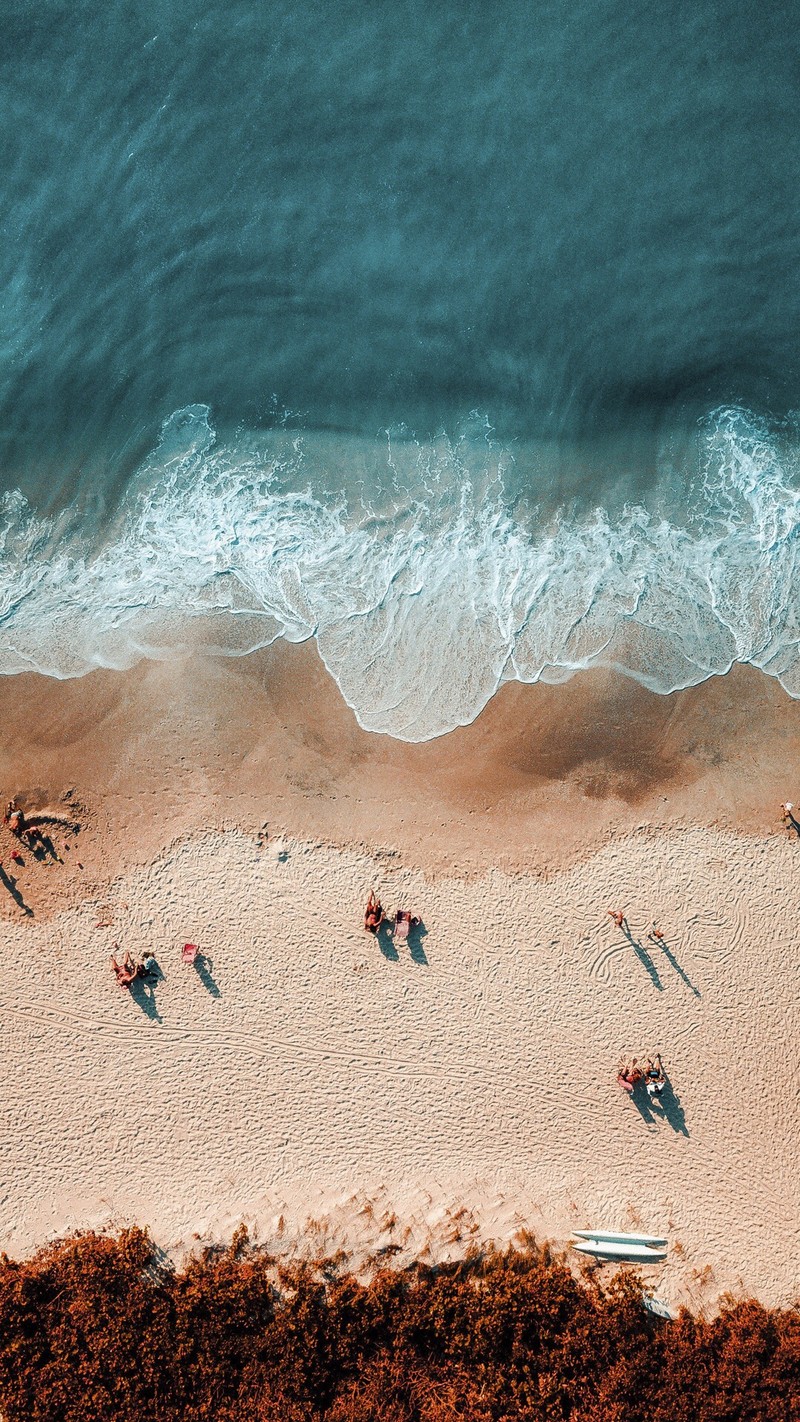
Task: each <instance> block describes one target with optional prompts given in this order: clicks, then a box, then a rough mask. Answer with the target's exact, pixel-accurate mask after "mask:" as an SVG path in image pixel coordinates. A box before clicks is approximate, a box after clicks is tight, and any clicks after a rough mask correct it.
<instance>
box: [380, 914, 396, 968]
mask: <svg viewBox="0 0 800 1422" xmlns="http://www.w3.org/2000/svg"><path fill="white" fill-rule="evenodd" d="M374 937H375V938H376V939H377V940H378V947H379V948H380V950H381V952H382V954H383V956H384V958H385V959H386V960H387V962H389V963H399V962H400V954H399V953H398V951H397V949H396V948H395V946H394V939H393V937H392V935H391V933H390V931H389V924H388V922H387V921H386V920H385V919H384V921H383V923H382V924H381V926H380V928H379V929H378V930H377V932H376V933H375V934H374Z"/></svg>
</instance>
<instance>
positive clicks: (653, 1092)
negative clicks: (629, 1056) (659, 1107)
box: [617, 1052, 667, 1096]
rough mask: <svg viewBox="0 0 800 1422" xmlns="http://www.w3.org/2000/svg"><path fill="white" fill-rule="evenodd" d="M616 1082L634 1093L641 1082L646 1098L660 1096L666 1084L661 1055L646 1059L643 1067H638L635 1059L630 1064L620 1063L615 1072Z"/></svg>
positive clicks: (657, 1053)
mask: <svg viewBox="0 0 800 1422" xmlns="http://www.w3.org/2000/svg"><path fill="white" fill-rule="evenodd" d="M617 1081H618V1082H619V1084H620V1086H624V1087H625V1089H626V1090H627V1091H635V1089H636V1087H637V1086H639V1085H640V1084H641V1083H642V1082H643V1083H644V1088H645V1090H646V1092H647V1094H648V1096H660V1095H661V1093H662V1091H663V1090H664V1087H665V1086H666V1084H667V1075H666V1072H665V1071H664V1067H663V1064H662V1061H661V1053H660V1052H656V1054H655V1057H654V1058H652V1057H648V1058H647V1060H646V1062H645V1064H644V1066H640V1065H639V1062H638V1061H637V1059H636V1057H634V1058H633V1060H632V1061H631V1062H622V1064H621V1066H620V1069H619V1071H618V1072H617Z"/></svg>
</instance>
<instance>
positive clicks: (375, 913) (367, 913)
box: [364, 889, 384, 933]
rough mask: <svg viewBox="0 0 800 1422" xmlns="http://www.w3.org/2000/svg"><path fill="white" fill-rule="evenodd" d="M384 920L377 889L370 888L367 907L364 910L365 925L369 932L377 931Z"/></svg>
mask: <svg viewBox="0 0 800 1422" xmlns="http://www.w3.org/2000/svg"><path fill="white" fill-rule="evenodd" d="M383 920H384V912H383V908H382V906H381V901H380V899H376V897H375V891H374V890H373V889H370V891H369V898H368V899H367V907H366V908H365V910H364V927H365V929H366V930H367V933H377V932H378V929H379V928H380V926H381V924H382V923H383Z"/></svg>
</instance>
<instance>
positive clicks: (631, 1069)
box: [617, 1057, 644, 1087]
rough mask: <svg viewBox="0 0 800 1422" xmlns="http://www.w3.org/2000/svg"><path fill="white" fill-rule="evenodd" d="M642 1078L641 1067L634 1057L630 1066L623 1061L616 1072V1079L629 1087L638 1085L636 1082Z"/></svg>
mask: <svg viewBox="0 0 800 1422" xmlns="http://www.w3.org/2000/svg"><path fill="white" fill-rule="evenodd" d="M643 1078H644V1072H643V1071H642V1068H641V1067H640V1066H639V1065H638V1064H637V1061H636V1058H635V1057H634V1059H633V1061H632V1062H631V1064H630V1066H629V1065H628V1063H627V1062H623V1063H622V1066H621V1067H620V1069H619V1071H618V1072H617V1081H618V1082H620V1083H622V1082H626V1083H627V1085H628V1086H630V1087H634V1086H636V1085H638V1083H639V1082H640V1081H642V1079H643Z"/></svg>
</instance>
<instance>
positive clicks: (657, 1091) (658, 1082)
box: [644, 1052, 667, 1096]
mask: <svg viewBox="0 0 800 1422" xmlns="http://www.w3.org/2000/svg"><path fill="white" fill-rule="evenodd" d="M644 1078H645V1087H646V1090H647V1094H648V1096H660V1095H661V1093H662V1091H663V1090H664V1087H665V1086H666V1084H667V1078H666V1076H665V1074H664V1068H663V1066H662V1065H661V1053H660V1052H656V1059H655V1061H654V1062H653V1061H651V1060H650V1058H649V1057H648V1059H647V1067H646V1069H645V1074H644Z"/></svg>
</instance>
